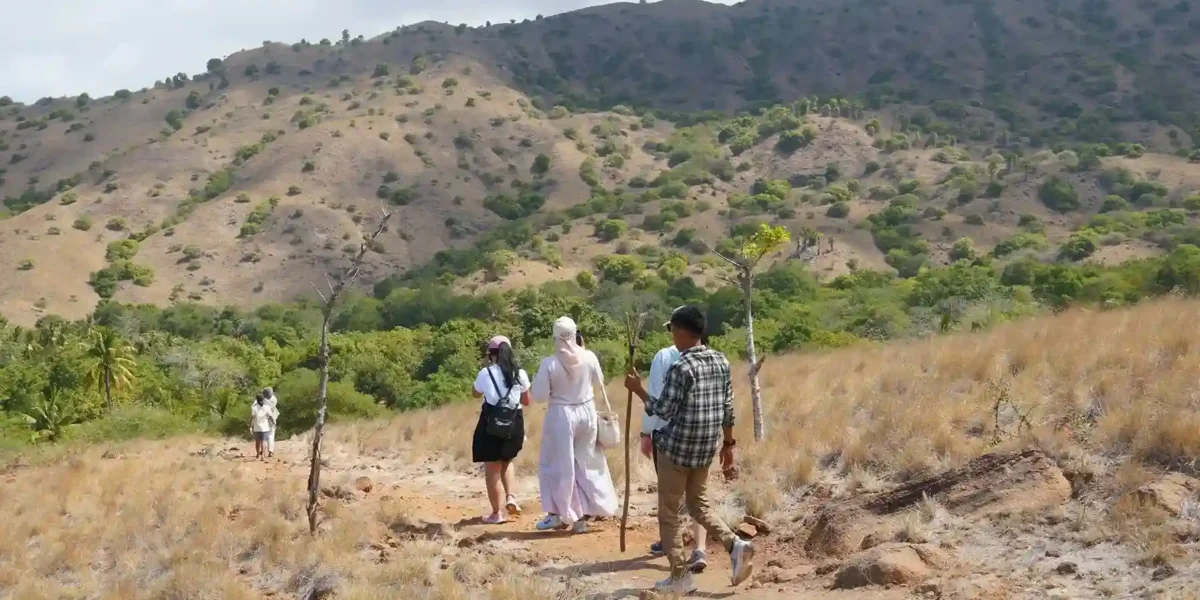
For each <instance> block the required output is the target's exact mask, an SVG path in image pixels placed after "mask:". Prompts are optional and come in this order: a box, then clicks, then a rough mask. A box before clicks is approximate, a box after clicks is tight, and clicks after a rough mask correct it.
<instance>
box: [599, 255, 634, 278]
mask: <svg viewBox="0 0 1200 600" xmlns="http://www.w3.org/2000/svg"><path fill="white" fill-rule="evenodd" d="M596 266H597V267H599V269H600V276H601V277H602V278H603V279H604V280H605V281H611V282H612V283H616V284H623V283H630V282H632V281H633V280H634V279H635V278H637V276H638V275H640V274H641V273H642V272H643V271H645V270H646V263H644V262H642V259H640V258H638V257H636V256H623V255H619V254H618V255H612V256H602V257H600V258H598V259H596Z"/></svg>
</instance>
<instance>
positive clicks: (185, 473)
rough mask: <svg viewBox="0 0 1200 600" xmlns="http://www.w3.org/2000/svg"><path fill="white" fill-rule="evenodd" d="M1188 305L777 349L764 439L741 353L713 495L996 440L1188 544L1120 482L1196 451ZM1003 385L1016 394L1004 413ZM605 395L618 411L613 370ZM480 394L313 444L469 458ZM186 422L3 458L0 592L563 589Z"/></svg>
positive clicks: (843, 476)
mask: <svg viewBox="0 0 1200 600" xmlns="http://www.w3.org/2000/svg"><path fill="white" fill-rule="evenodd" d="M1197 307H1200V303H1197V302H1194V301H1185V300H1178V299H1167V300H1162V301H1159V302H1155V303H1150V304H1146V305H1143V306H1141V307H1138V308H1135V309H1131V310H1128V311H1120V312H1088V311H1075V312H1070V313H1067V314H1063V315H1059V316H1055V317H1048V318H1044V319H1038V320H1030V321H1025V322H1022V323H1014V324H1011V325H1008V326H1005V327H1000V328H997V329H995V330H993V331H990V332H985V333H979V334H964V335H956V336H951V337H946V338H936V339H928V340H921V341H914V342H906V343H896V344H891V345H881V346H863V347H859V348H852V349H846V350H841V351H836V352H829V353H821V354H807V355H796V356H790V357H775V358H773V359H772V360H771V361H769V362H768V368H767V372H766V375H765V381H764V384H765V397H766V398H767V402H768V405H767V406H768V415H769V421H768V423H769V429H768V440H767V441H766V442H765V443H761V444H755V443H751V435H750V431H749V430H750V425H751V424H750V420H749V402H748V396H747V395H746V393H745V381H744V376H743V375H744V370H742V369H740V368H739V370H738V373H739V375H738V379H737V381H736V386H737V393H738V398H739V410H740V412H741V413H742V414H741V415H740V416H741V417H742V418H741V422H740V423H739V425H738V429H739V435H740V437H741V438H742V439H743V440H744V441H745V443H744V444H743V445H742V446H741V448H742V450H741V454H740V456H739V460H740V463H741V467H742V472H743V475H742V477H741V479H740V480H739V481H737V482H735V483H733V484H732V485H731V486H728V487H727V486H726V485H725V484H718V488H720V489H718V490H717V491H716V492H715V498H714V503H715V504H716V505H717V507H718V510H719V511H720V513H721V514H722V515H724V516H726V517H727V518H728V519H730V520H732V521H737V520H740V516H741V514H742V513H743V512H748V513H751V514H756V515H760V516H769V517H771V518H774V517H779V516H782V514H784V513H787V512H788V511H789V509H790V508H794V506H795V505H794V499H795V498H796V496H797V495H796V494H795V492H797V491H800V490H801V489H802V488H803V487H804V486H807V485H809V484H812V483H816V482H822V483H835V484H837V485H838V486H840V488H841V489H842V490H844V491H846V492H865V491H873V490H878V489H881V488H882V487H884V486H886V485H888V482H889V481H898V480H902V479H904V478H905V477H908V476H911V475H912V474H914V473H917V472H924V471H929V470H934V469H939V468H943V467H946V466H950V465H954V464H959V463H962V462H964V461H967V460H969V459H971V458H974V457H976V456H978V455H980V454H982V453H985V452H988V451H989V450H991V449H993V448H995V447H996V446H995V445H994V444H993V440H994V438H996V437H998V438H999V445H1000V446H1006V447H1007V446H1022V445H1028V444H1037V445H1040V446H1041V447H1042V448H1044V449H1045V450H1046V451H1047V452H1048V453H1050V454H1051V455H1052V456H1055V457H1056V458H1058V459H1059V461H1060V464H1064V465H1075V466H1077V467H1078V468H1079V469H1080V470H1083V469H1089V470H1091V471H1092V472H1096V473H1098V474H1101V475H1105V476H1106V477H1105V478H1104V481H1105V483H1103V484H1102V485H1101V486H1100V487H1099V488H1098V489H1099V491H1100V493H1101V494H1102V495H1103V496H1104V497H1103V498H1102V499H1101V501H1100V503H1099V504H1086V505H1085V504H1079V505H1078V506H1076V507H1075V508H1071V509H1070V512H1062V511H1059V512H1060V513H1061V515H1060V521H1066V522H1067V525H1065V527H1068V528H1069V529H1070V531H1073V532H1075V533H1076V534H1077V536H1078V538H1079V539H1081V540H1083V539H1092V540H1094V541H1095V542H1099V541H1103V540H1112V541H1118V542H1121V543H1125V544H1128V545H1129V546H1130V547H1131V548H1133V549H1134V550H1136V551H1137V552H1138V554H1139V555H1140V556H1141V557H1142V559H1141V560H1142V561H1143V562H1144V563H1145V564H1149V565H1155V564H1159V563H1163V562H1166V561H1170V560H1174V559H1177V558H1178V557H1179V556H1181V552H1184V549H1183V547H1182V546H1180V544H1179V543H1177V542H1175V541H1174V540H1172V539H1170V538H1169V537H1168V528H1167V527H1166V524H1167V519H1166V515H1164V514H1163V513H1162V512H1161V510H1160V509H1157V508H1155V507H1151V506H1147V505H1145V504H1143V503H1140V502H1138V501H1136V499H1135V498H1134V497H1133V495H1131V494H1129V492H1131V491H1133V490H1135V489H1137V488H1138V487H1139V486H1142V485H1143V484H1145V483H1146V482H1147V481H1150V480H1151V479H1152V478H1153V477H1154V472H1155V471H1156V470H1159V469H1160V468H1161V467H1162V466H1163V465H1181V464H1182V463H1184V462H1186V461H1190V460H1192V458H1193V457H1195V456H1198V455H1200V417H1198V416H1197V414H1198V413H1197V411H1196V408H1195V406H1196V405H1195V402H1196V398H1195V393H1194V391H1193V390H1194V382H1195V381H1196V380H1197V377H1198V376H1200V366H1198V365H1200V356H1197V355H1198V354H1200V343H1197V342H1194V341H1193V340H1196V339H1200V337H1198V336H1197V334H1198V333H1200V331H1197V329H1198V326H1197V325H1196V324H1195V321H1194V320H1193V319H1192V318H1191V315H1192V314H1193V312H1194V311H1195V310H1196V308H1197ZM999 390H1007V397H1008V398H1009V399H1010V402H1009V403H1006V404H1004V405H1003V406H1002V410H1001V411H1000V420H999V425H1000V431H999V432H997V431H996V430H995V427H996V421H995V413H994V412H993V409H994V407H995V404H996V399H997V395H998V393H999ZM609 393H610V396H611V397H612V398H613V399H614V400H615V402H614V405H615V406H614V408H619V409H620V412H622V413H623V412H624V411H623V408H624V406H623V405H624V401H625V396H624V394H622V393H620V390H619V388H618V383H616V382H614V384H613V385H612V386H611V387H610V389H609ZM542 410H543V409H542V408H541V407H536V406H535V407H533V408H531V409H529V411H530V413H529V416H528V418H527V423H528V436H529V442H528V444H527V447H526V451H525V452H523V453H522V455H521V457H520V459H519V460H518V468H519V470H520V474H521V475H524V476H528V475H532V474H533V473H534V472H536V466H537V454H538V452H537V450H538V441H539V440H540V438H541V415H542ZM475 411H476V406H475V405H474V403H465V404H459V405H454V406H450V407H446V408H443V409H439V410H435V411H427V412H421V413H412V414H405V415H400V416H397V417H396V418H394V419H392V420H390V421H386V422H359V423H347V424H338V425H335V426H332V427H331V428H330V429H329V438H328V440H327V444H326V453H327V456H330V457H332V458H333V459H335V460H337V461H338V462H339V463H345V464H360V463H364V462H369V461H367V460H366V459H367V458H369V457H377V458H378V459H380V462H378V464H381V465H386V464H388V463H387V461H389V460H391V461H396V460H397V459H399V462H400V463H402V464H417V463H416V461H417V460H420V459H429V458H434V459H435V460H440V461H441V462H442V463H443V464H444V466H445V467H447V468H449V469H451V470H462V469H466V468H469V460H470V457H469V447H470V431H471V428H472V427H473V426H474V423H475V419H476V412H475ZM1018 415H1024V417H1025V419H1026V420H1027V421H1028V422H1029V427H1028V428H1022V427H1021V426H1020V423H1021V422H1022V421H1021V418H1020V417H1019V416H1018ZM997 433H998V434H999V435H997ZM192 441H194V440H184V441H182V442H181V443H179V442H169V443H165V444H163V443H159V444H158V445H151V444H149V443H137V444H134V445H132V446H130V447H128V448H120V447H118V448H116V449H115V450H113V449H108V450H105V449H102V448H94V449H85V450H78V449H72V450H70V451H66V452H65V453H51V454H47V455H46V456H45V457H40V458H39V457H34V458H33V459H30V460H28V461H26V462H27V463H36V464H38V466H36V467H28V468H18V469H14V470H10V471H9V472H8V474H7V480H8V481H7V482H6V484H5V485H4V486H3V487H0V503H3V505H4V506H5V507H6V508H7V511H8V518H7V519H5V521H4V524H3V525H0V596H3V597H13V598H22V599H24V598H30V599H38V598H232V599H237V598H258V597H261V594H262V590H267V589H270V590H277V591H278V593H282V594H296V593H299V592H300V591H302V590H303V589H304V588H305V586H307V585H309V583H310V582H311V581H313V580H314V579H315V578H318V577H321V576H323V575H335V576H337V577H338V578H339V579H340V585H339V596H338V597H340V598H380V597H396V596H397V594H399V593H401V590H403V593H404V595H405V597H423V598H424V597H427V598H464V599H465V598H538V597H547V598H549V597H555V598H559V597H563V594H564V591H563V589H562V588H561V587H555V586H556V585H558V584H557V583H555V582H550V581H545V580H538V579H531V578H529V577H528V575H527V574H524V573H527V572H525V571H523V568H522V567H519V566H518V567H515V568H514V565H513V564H512V563H511V561H509V562H505V558H504V556H503V555H502V554H495V555H493V554H490V553H488V552H487V551H486V550H474V549H462V550H459V551H451V552H446V550H445V549H446V548H449V547H451V546H453V544H451V545H450V546H447V545H446V544H445V542H446V540H441V541H417V542H412V543H406V544H404V545H401V546H400V547H398V548H395V549H393V550H391V551H390V557H389V559H388V560H387V561H380V560H379V554H378V549H377V548H376V549H372V548H371V544H372V543H373V542H378V541H380V540H383V539H386V538H387V536H388V532H389V529H391V528H395V527H396V526H397V524H401V525H403V524H406V523H407V522H408V521H409V520H410V519H411V513H410V511H411V510H412V509H413V508H412V506H410V505H408V504H406V503H404V502H401V501H398V500H389V499H386V498H382V497H380V498H378V499H377V501H373V502H365V503H364V502H357V503H354V504H352V505H343V504H341V503H339V502H337V501H335V500H332V499H328V500H327V501H326V503H325V514H326V518H325V520H324V524H323V527H322V534H321V535H319V536H318V537H316V538H311V537H309V536H308V535H307V531H306V522H305V517H304V511H303V501H304V499H303V491H302V490H301V487H302V484H301V483H300V482H299V481H298V480H297V477H298V476H297V471H296V470H295V469H293V470H291V471H283V470H275V471H272V470H268V472H266V473H265V474H264V472H263V469H262V468H261V465H257V464H256V463H242V462H238V461H233V462H231V461H226V460H219V459H214V458H203V457H194V456H188V455H187V454H186V453H185V448H188V447H189V446H191V447H196V446H197V445H201V444H199V443H190V442H192ZM123 452H127V453H128V455H129V456H130V458H122V457H121V456H122V453H123ZM135 455H136V456H135ZM149 456H153V457H154V459H153V460H150V459H148V458H147V457H149ZM106 457H107V458H106ZM114 457H115V458H114ZM359 458H362V459H363V460H358V459H359ZM344 459H351V460H350V461H349V462H346V461H345V460H344ZM609 464H610V466H611V468H612V471H613V477H614V480H615V481H617V482H618V486H620V481H621V479H622V477H623V475H624V473H623V466H622V465H623V460H622V457H621V451H620V450H615V451H612V452H610V453H609ZM431 466H432V465H431ZM633 468H634V479H635V481H636V482H637V483H645V482H649V481H651V480H652V477H653V470H652V469H651V468H650V465H649V463H648V462H647V461H645V460H644V459H641V458H638V459H637V460H636V461H635V463H634V467H633ZM422 470H423V467H422ZM349 476H350V473H349V472H334V473H331V474H330V476H329V478H328V479H327V481H326V483H327V484H333V485H337V484H339V483H340V484H349V481H350V480H349V479H346V478H347V477H349ZM339 477H340V478H341V479H339ZM343 480H344V481H343ZM480 486H482V484H480ZM531 504H532V502H531ZM528 508H529V509H530V510H535V509H534V507H533V506H529V507H528ZM947 518H948V517H947V515H946V514H945V511H944V509H943V508H942V507H941V506H939V505H938V504H937V502H936V501H934V500H933V499H926V500H925V501H923V502H922V503H920V504H919V506H917V507H915V508H914V510H912V511H911V512H910V514H908V515H906V520H905V522H904V524H903V525H904V526H903V528H902V531H901V532H900V534H899V536H898V537H899V538H901V539H907V540H913V541H921V540H926V539H933V538H932V537H931V536H937V535H938V534H937V531H939V530H940V528H942V527H943V526H944V522H945V521H946V520H947ZM1014 518H1016V517H1015V516H1014ZM1022 522H1026V523H1027V524H1033V523H1035V521H1028V520H1026V521H1022ZM1030 526H1032V525H1030ZM531 586H532V587H531Z"/></svg>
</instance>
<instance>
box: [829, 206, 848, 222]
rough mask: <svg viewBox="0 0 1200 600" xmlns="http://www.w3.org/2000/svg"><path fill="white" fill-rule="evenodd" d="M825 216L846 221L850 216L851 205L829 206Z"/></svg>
mask: <svg viewBox="0 0 1200 600" xmlns="http://www.w3.org/2000/svg"><path fill="white" fill-rule="evenodd" d="M825 216H827V217H831V218H834V219H845V218H846V217H848V216H850V205H849V204H846V203H845V202H835V203H833V204H830V205H829V208H828V209H826V211H825Z"/></svg>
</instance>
